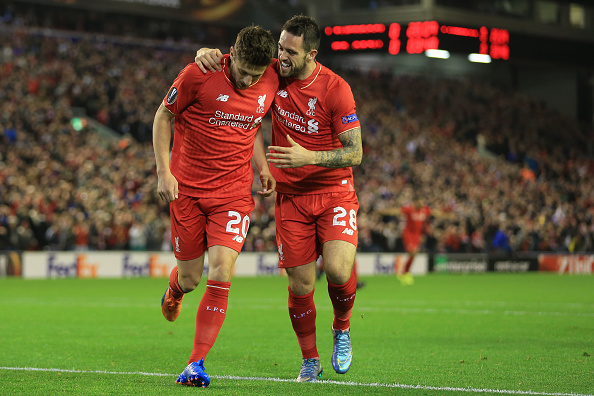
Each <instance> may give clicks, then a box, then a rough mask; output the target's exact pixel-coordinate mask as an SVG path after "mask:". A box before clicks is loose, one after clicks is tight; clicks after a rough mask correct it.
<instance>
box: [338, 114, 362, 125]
mask: <svg viewBox="0 0 594 396" xmlns="http://www.w3.org/2000/svg"><path fill="white" fill-rule="evenodd" d="M355 121H359V117H357V114H349V115H348V116H344V117H342V123H343V124H350V123H351V122H355Z"/></svg>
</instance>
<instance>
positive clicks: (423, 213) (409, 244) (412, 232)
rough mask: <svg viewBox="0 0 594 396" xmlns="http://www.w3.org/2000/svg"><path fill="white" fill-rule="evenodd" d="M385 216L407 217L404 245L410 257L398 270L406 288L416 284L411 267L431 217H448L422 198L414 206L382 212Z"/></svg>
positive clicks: (418, 198) (399, 277)
mask: <svg viewBox="0 0 594 396" xmlns="http://www.w3.org/2000/svg"><path fill="white" fill-rule="evenodd" d="M380 213H381V214H382V215H385V216H397V215H404V216H405V217H406V220H405V225H404V230H403V231H402V244H403V245H404V251H405V252H406V253H407V255H408V257H407V260H406V262H405V263H404V265H403V266H402V268H397V271H398V273H397V274H396V276H397V277H398V280H399V281H400V283H402V284H403V285H405V286H410V285H412V284H414V278H413V276H412V274H411V273H410V267H411V266H412V263H413V261H414V259H415V256H416V255H417V253H418V252H419V247H420V246H421V241H422V237H423V235H424V234H425V231H426V228H427V226H428V223H429V220H430V218H431V216H432V215H433V216H447V214H445V213H444V212H441V211H439V210H437V209H435V210H433V211H432V210H431V209H430V208H429V206H427V205H425V201H424V200H423V198H421V197H416V198H415V199H414V202H413V204H412V205H405V206H402V207H401V208H391V209H386V210H382V211H380Z"/></svg>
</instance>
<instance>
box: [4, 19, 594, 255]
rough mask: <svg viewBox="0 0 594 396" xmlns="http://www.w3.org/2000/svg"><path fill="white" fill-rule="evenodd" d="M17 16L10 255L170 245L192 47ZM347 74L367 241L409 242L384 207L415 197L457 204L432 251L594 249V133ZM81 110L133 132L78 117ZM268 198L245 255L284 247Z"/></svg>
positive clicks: (434, 228)
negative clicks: (359, 139) (158, 159)
mask: <svg viewBox="0 0 594 396" xmlns="http://www.w3.org/2000/svg"><path fill="white" fill-rule="evenodd" d="M12 18H13V19H12V20H11V21H10V23H7V22H6V18H5V19H4V21H5V22H4V25H3V24H2V23H0V40H1V42H2V44H0V47H1V48H0V250H13V249H14V250H87V249H94V250H114V249H135V250H170V249H171V242H170V237H169V214H168V208H167V206H166V205H165V204H163V203H162V202H161V201H160V200H159V198H158V196H157V194H156V185H157V180H156V175H155V162H154V156H153V150H152V144H151V134H152V117H153V114H154V112H155V109H156V107H157V106H158V104H159V103H160V101H161V100H162V98H163V96H164V95H165V93H166V92H167V90H168V88H169V86H170V84H171V82H172V81H173V79H174V78H175V76H176V74H177V73H178V72H179V70H181V68H183V66H184V65H185V64H187V63H189V62H192V61H193V55H194V54H193V52H192V51H188V50H187V48H180V49H179V50H172V49H170V48H167V46H166V45H163V43H160V44H159V43H158V44H155V45H154V46H152V47H151V46H147V45H146V44H130V43H129V42H126V43H125V44H124V43H122V42H119V41H118V40H113V39H106V38H98V37H94V36H86V35H76V36H70V35H69V34H64V32H63V31H59V32H60V34H57V31H55V30H46V31H40V30H35V29H33V30H31V29H29V28H28V26H27V23H25V22H26V20H23V19H21V20H20V22H19V23H15V21H19V19H18V18H14V17H12ZM171 47H173V46H171ZM341 74H342V75H343V76H344V77H345V79H346V80H347V81H348V82H349V83H350V84H351V87H352V89H353V93H354V95H355V99H356V101H357V106H358V108H357V114H358V116H359V118H360V120H361V122H362V131H363V143H364V159H363V163H362V164H361V166H359V167H356V168H354V172H355V181H356V183H357V186H356V189H357V192H358V196H359V200H360V211H359V219H358V227H359V239H360V241H359V250H360V251H403V247H402V242H401V234H402V229H403V225H404V224H403V222H404V218H400V217H396V216H382V215H380V214H379V212H380V211H381V210H382V209H387V208H393V207H400V206H403V205H406V204H409V203H411V202H412V201H413V200H414V198H415V197H422V198H423V199H424V201H425V203H426V204H427V205H428V206H429V207H430V208H434V209H439V210H440V211H441V212H447V213H450V214H451V216H448V217H434V218H432V219H431V221H430V223H429V224H427V228H426V238H425V240H424V244H423V247H422V250H424V251H431V252H488V251H503V252H513V251H564V252H568V251H569V252H584V251H594V221H593V216H594V182H592V180H594V162H593V161H592V158H593V156H594V131H593V130H592V128H591V127H588V128H586V127H583V126H580V125H578V124H577V122H576V121H575V120H572V119H570V118H568V117H566V116H564V115H562V114H560V113H559V112H557V111H554V110H551V109H549V108H547V107H546V106H544V105H543V104H541V103H539V102H535V101H534V100H531V99H529V98H528V97H525V96H523V95H521V94H519V93H517V92H513V91H511V92H510V91H508V90H506V89H503V88H500V87H495V86H491V85H488V84H485V83H479V82H476V81H472V80H470V79H463V78H445V77H436V76H413V75H393V74H388V73H381V72H366V73H363V72H360V71H346V70H345V71H344V72H341ZM79 108H82V109H84V111H85V112H86V114H87V115H88V116H89V117H91V118H93V119H96V120H97V121H98V122H99V123H101V124H103V125H105V126H107V127H109V128H111V129H113V130H114V131H116V132H117V133H118V134H119V135H118V137H117V138H114V139H109V138H106V137H104V136H102V135H100V134H98V133H95V131H94V130H93V129H92V128H91V127H90V125H86V126H83V127H82V129H81V128H79V127H77V126H76V125H75V124H73V123H72V120H73V118H74V117H75V115H76V114H77V111H78V110H77V109H79ZM263 126H264V130H265V136H269V132H270V120H267V122H265V123H264V124H263ZM255 183H259V182H258V178H255ZM256 188H257V187H256V185H255V186H254V190H255V189H256ZM254 199H255V201H256V207H255V209H254V211H253V213H252V219H251V227H250V231H249V234H248V237H247V239H246V243H245V246H244V249H245V250H251V251H275V250H276V243H275V224H274V210H273V204H274V200H273V199H271V198H268V199H262V198H261V197H259V196H258V195H256V194H254Z"/></svg>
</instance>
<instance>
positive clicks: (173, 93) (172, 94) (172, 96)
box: [167, 87, 344, 122]
mask: <svg viewBox="0 0 594 396" xmlns="http://www.w3.org/2000/svg"><path fill="white" fill-rule="evenodd" d="M176 99H177V88H175V87H171V89H170V90H169V92H167V104H169V105H170V104H174V103H175V100H176ZM343 122H344V121H343Z"/></svg>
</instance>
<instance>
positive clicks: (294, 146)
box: [196, 15, 363, 382]
mask: <svg viewBox="0 0 594 396" xmlns="http://www.w3.org/2000/svg"><path fill="white" fill-rule="evenodd" d="M320 37H321V34H320V29H319V27H318V25H317V23H316V22H315V21H314V20H313V19H312V18H310V17H307V16H303V15H298V16H294V17H293V18H291V19H290V20H289V21H287V22H286V23H285V25H284V26H283V28H282V31H281V36H280V39H279V41H278V61H277V62H276V63H275V65H276V68H277V71H278V73H279V75H280V76H281V77H282V78H281V81H280V87H279V91H278V93H277V94H276V95H275V98H274V103H273V106H272V122H273V124H272V145H271V146H270V147H269V150H270V153H268V154H267V157H268V161H269V163H271V164H272V165H273V167H272V168H271V172H272V175H273V176H274V178H275V179H276V181H277V195H276V201H275V222H276V233H277V246H278V255H279V266H280V267H281V268H284V269H285V270H286V271H287V275H288V280H289V316H290V319H291V323H292V325H293V329H294V331H295V334H296V335H297V340H298V343H299V346H300V348H301V353H302V357H303V361H302V365H301V369H300V372H299V376H298V377H297V380H298V381H301V382H305V381H307V382H311V381H315V380H316V379H317V378H321V376H322V366H321V364H320V357H319V354H318V350H317V343H316V307H315V304H314V299H313V294H314V285H315V281H316V259H317V258H318V256H319V255H320V254H321V255H322V257H323V260H324V270H325V273H326V279H327V281H328V294H329V296H330V300H331V301H332V306H333V310H334V320H333V323H332V328H331V330H332V335H333V338H334V347H333V352H332V358H331V360H332V366H333V368H334V370H335V371H336V372H337V373H339V374H344V373H346V372H347V371H348V370H349V368H350V367H351V363H352V346H351V336H350V318H351V313H352V310H353V306H354V302H355V295H356V289H357V284H356V283H357V282H356V277H355V275H354V274H353V271H352V270H353V263H354V261H355V253H356V249H357V238H358V232H357V211H358V209H359V202H358V200H357V195H356V194H355V188H354V183H353V172H352V169H351V167H352V166H355V165H359V164H360V163H361V159H362V152H363V150H362V144H361V128H360V123H359V119H358V118H357V114H356V110H355V100H354V98H353V94H352V92H351V89H350V87H349V85H348V84H347V83H346V81H344V80H343V79H342V78H341V77H339V76H338V75H336V74H335V73H333V72H332V71H331V70H330V69H328V68H326V67H325V66H323V65H322V64H320V63H318V62H317V61H316V55H317V53H318V47H319V43H320ZM219 56H220V51H218V50H208V49H202V50H200V51H198V53H197V56H196V62H197V64H199V65H200V67H201V68H202V69H203V71H205V70H206V69H209V70H211V71H212V70H215V69H218V67H217V65H218V63H219V62H218V57H219Z"/></svg>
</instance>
